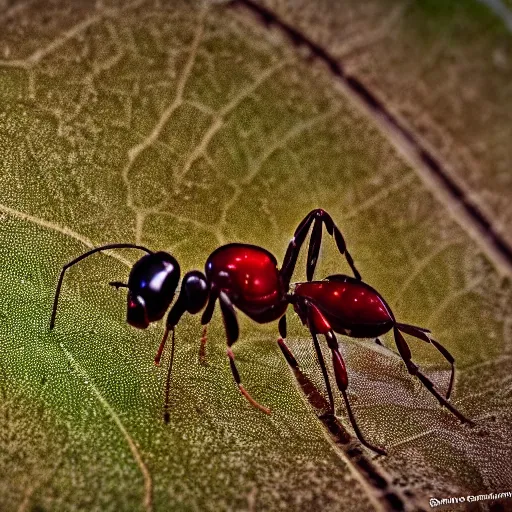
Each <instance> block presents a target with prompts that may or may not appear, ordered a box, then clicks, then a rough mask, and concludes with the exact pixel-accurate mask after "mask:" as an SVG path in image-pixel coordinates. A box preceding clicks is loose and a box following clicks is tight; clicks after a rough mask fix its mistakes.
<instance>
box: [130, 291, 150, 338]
mask: <svg viewBox="0 0 512 512" xmlns="http://www.w3.org/2000/svg"><path fill="white" fill-rule="evenodd" d="M126 321H127V322H128V323H129V324H130V325H131V326H132V327H137V329H145V328H146V327H147V326H148V325H149V320H148V315H147V311H146V304H145V302H144V299H143V298H142V297H141V296H140V295H136V296H133V294H132V293H128V309H127V312H126Z"/></svg>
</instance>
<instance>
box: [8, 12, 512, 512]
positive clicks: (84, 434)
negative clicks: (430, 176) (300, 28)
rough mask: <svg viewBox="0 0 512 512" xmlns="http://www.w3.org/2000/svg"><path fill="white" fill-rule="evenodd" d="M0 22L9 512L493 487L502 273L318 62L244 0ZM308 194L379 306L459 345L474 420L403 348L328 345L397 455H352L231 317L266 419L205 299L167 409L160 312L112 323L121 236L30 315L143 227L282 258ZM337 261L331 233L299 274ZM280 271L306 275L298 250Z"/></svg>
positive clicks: (420, 496)
mask: <svg viewBox="0 0 512 512" xmlns="http://www.w3.org/2000/svg"><path fill="white" fill-rule="evenodd" d="M75 4H76V5H75ZM38 10H45V11H46V12H47V17H46V18H45V16H43V15H41V14H40V13H39V11H38ZM0 23H1V24H2V34H4V37H3V41H2V43H1V47H0V55H3V60H2V61H0V96H1V101H0V149H1V154H2V159H1V161H0V197H1V200H0V240H1V243H0V261H1V262H2V263H1V265H0V272H1V279H0V297H2V301H1V307H0V318H1V320H2V321H1V322H0V351H1V352H0V353H1V354H2V357H1V358H0V375H1V381H0V383H1V384H0V391H1V401H0V410H1V416H0V417H1V418H2V427H1V429H0V435H1V438H0V446H1V450H0V467H2V468H5V470H4V471H3V472H2V475H1V477H0V497H1V503H2V506H3V508H4V509H5V510H34V511H35V510H39V511H42V510H182V509H183V510H190V509H198V510H228V509H229V510H232V509H236V510H246V509H247V510H253V509H261V510H274V509H280V508H281V509H284V508H286V509H287V510H299V509H300V510H303V509H307V508H310V509H313V510H340V509H348V510H353V509H357V510H390V509H391V508H392V507H393V504H395V505H398V503H400V502H401V503H402V505H403V507H404V508H405V509H406V510H413V509H417V508H418V507H420V506H422V507H423V508H426V506H427V501H426V500H427V499H428V497H429V496H436V497H440V498H442V497H446V496H451V495H458V494H468V493H476V492H477V491H478V492H480V491H482V492H485V491H499V490H501V489H504V490H506V489H505V488H506V487H507V486H510V483H511V475H510V468H509V467H508V466H509V465H508V463H507V461H508V460H509V457H510V448H509V447H508V444H509V443H508V440H509V434H510V430H509V427H508V425H510V412H509V411H510V391H509V389H508V388H507V386H508V380H507V379H508V376H509V375H510V368H511V364H510V361H511V354H510V344H511V343H510V336H511V335H510V311H511V304H512V301H511V296H512V293H511V287H510V279H509V277H508V276H505V277H504V275H503V267H502V266H500V265H499V263H498V262H497V261H496V260H495V259H493V253H492V252H486V251H485V250H484V249H482V244H477V243H475V241H474V239H473V238H471V237H470V236H469V234H468V232H469V229H468V227H467V225H464V224H461V223H459V222H458V220H459V219H458V218H457V217H452V216H450V215H449V212H450V211H451V210H450V208H449V206H450V205H448V204H447V203H446V202H443V200H442V199H440V196H439V194H435V193H432V191H431V189H429V188H427V187H426V186H425V185H424V182H423V181H422V179H421V178H420V177H419V176H420V174H419V170H418V169H417V167H416V166H415V165H413V164H411V162H409V161H408V160H407V159H406V158H405V157H404V156H403V155H402V154H401V153H400V152H399V151H397V149H396V147H395V146H394V145H393V143H392V142H393V141H391V142H390V140H389V139H388V137H389V134H388V133H387V132H385V131H384V132H383V131H382V130H381V129H380V128H379V125H378V123H377V124H376V123H375V122H374V120H373V119H371V118H370V117H368V115H367V113H365V111H364V108H362V106H361V105H360V104H359V103H357V102H354V101H353V99H349V96H348V95H347V92H346V91H345V90H343V89H340V88H339V86H338V85H339V84H338V82H337V81H336V79H335V78H333V76H332V74H331V73H330V72H329V70H328V69H326V67H325V66H324V65H323V64H322V63H321V62H319V61H318V60H317V59H313V60H309V61H308V60H307V59H305V58H304V55H303V54H302V53H301V51H298V49H297V48H296V47H295V46H293V45H291V44H290V42H289V40H288V39H286V37H284V36H283V34H282V33H280V32H279V31H278V30H274V29H271V28H269V27H266V26H264V25H262V24H261V22H260V20H258V19H257V18H255V17H254V16H253V15H251V13H250V12H249V11H248V10H246V9H244V8H240V6H238V7H237V6H226V5H217V4H212V5H210V6H205V5H201V4H195V3H194V4H190V3H172V5H169V6H155V5H149V4H145V3H143V2H141V3H138V2H136V3H132V4H125V5H121V6H116V5H113V4H112V5H108V6H107V5H106V4H105V5H103V4H98V5H96V6H93V5H92V4H91V5H89V4H86V3H82V2H80V3H79V4H77V3H73V4H72V5H70V6H69V5H68V6H67V7H66V8H65V9H64V8H63V6H62V5H61V4H59V3H58V2H55V3H54V4H51V5H48V4H47V3H42V2H41V3H38V2H32V3H30V2H29V3H27V4H20V5H14V6H12V7H9V8H7V10H6V12H5V13H4V14H3V18H2V19H1V20H0ZM274 28H275V27H274ZM318 206H322V207H323V208H325V209H326V210H327V211H329V212H330V213H331V215H332V216H333V217H334V219H335V220H336V222H337V223H338V225H339V227H340V228H341V229H342V231H343V234H344V236H345V238H346V240H347V243H348V246H349V248H350V251H351V253H352V254H353V255H354V257H355V259H356V263H357V265H358V268H359V270H360V271H361V273H362V275H363V277H364V279H365V280H366V281H367V282H368V283H370V284H372V286H375V287H377V288H378V289H379V291H381V292H382V293H383V295H384V296H385V297H386V299H387V300H388V301H389V303H390V304H391V306H392V307H393V309H394V312H395V314H396V316H397V318H398V319H399V320H401V321H404V322H410V323H417V324H419V325H426V326H428V327H429V328H431V329H432V330H433V332H434V334H435V336H436V339H439V340H440V341H441V342H442V343H443V344H444V345H445V346H446V347H447V348H448V349H449V350H450V352H452V353H453V354H454V356H455V358H456V360H457V369H458V374H457V380H456V385H455V390H454V395H453V403H454V404H455V405H456V406H457V407H458V408H460V409H461V410H462V411H463V412H464V413H465V414H467V415H468V416H469V417H471V418H473V419H474V420H475V421H476V422H477V426H476V427H475V428H473V429H469V428H467V427H465V426H461V425H460V424H459V423H458V422H457V420H456V419H455V418H453V417H452V416H451V415H450V414H449V413H447V412H446V411H444V410H442V409H441V408H440V407H439V405H438V404H437V402H436V401H435V399H434V398H433V397H432V396H431V395H430V394H429V393H427V392H426V391H425V390H424V388H422V387H421V386H420V385H419V383H418V382H417V381H415V380H414V379H413V378H412V377H411V376H409V374H408V373H407V372H406V370H405V368H404V365H403V363H402V362H401V360H400V359H399V358H398V356H397V355H396V353H393V352H391V351H389V350H386V349H385V348H382V347H379V346H377V345H376V344H374V343H373V342H371V341H368V342H366V341H355V340H346V339H343V340H341V339H340V341H341V344H342V351H343V354H344V357H345V358H346V361H347V365H348V370H349V382H350V384H349V396H350V400H351V401H352V402H353V406H354V411H355V415H356V417H357V420H358V423H359V425H360V428H361V430H362V431H363V432H364V434H365V436H366V437H367V438H368V439H369V440H371V441H372V442H373V443H375V444H378V445H382V446H385V447H386V448H387V449H388V451H389V455H388V456H387V457H386V458H379V459H378V460H377V461H374V460H372V459H373V457H374V456H373V454H371V453H370V452H364V453H363V454H362V455H361V449H359V448H356V449H355V448H354V446H357V445H356V443H355V442H354V441H353V440H352V443H353V444H348V445H343V443H342V442H341V441H339V439H338V440H337V439H336V437H333V436H330V435H328V434H327V432H326V427H325V425H324V424H323V423H321V422H320V421H318V419H317V417H316V415H315V412H317V411H315V410H314V409H313V408H312V407H311V405H310V404H309V402H308V401H307V399H306V398H305V397H304V395H303V393H302V392H301V390H300V389H299V387H298V385H297V383H296V381H295V378H294V375H293V373H292V372H290V371H289V369H288V368H287V365H286V362H285V361H284V358H283V357H282V355H281V354H280V352H279V350H278V348H277V345H276V343H275V340H276V336H277V329H276V326H275V325H267V326H259V325H255V324H253V323H252V322H250V321H249V320H248V319H247V318H245V317H243V315H239V317H240V320H241V333H242V335H241V340H240V341H239V342H238V343H237V344H236V345H235V347H234V351H235V353H236V357H237V362H238V366H239V369H240V372H241V375H242V379H243V382H244V385H245V386H246V388H247V389H249V390H250V392H251V393H252V394H253V395H254V396H255V398H256V399H257V400H259V401H260V402H262V403H263V404H265V405H268V406H269V407H270V408H271V409H272V415H271V416H269V417H268V416H266V415H263V414H261V413H260V412H258V411H256V410H253V409H252V408H251V407H250V406H249V405H248V404H247V403H246V402H245V401H244V400H243V398H242V397H241V396H240V395H239V393H238V392H237V390H236V387H235V386H234V384H233V381H232V376H231V373H230V370H229V365H228V362H227V358H226V356H225V345H224V339H225V338H224V333H223V330H222V323H221V321H220V320H219V318H218V312H217V313H216V314H215V315H214V321H213V323H212V326H211V329H210V330H209V333H208V337H209V341H208V345H207V352H208V354H207V355H208V362H209V365H208V366H206V367H205V366H202V365H200V364H198V350H199V339H200V334H201V328H200V325H199V319H198V318H196V317H185V318H184V319H183V321H182V322H181V323H180V325H179V328H178V330H177V350H176V358H175V366H174V375H173V381H172V388H171V400H172V406H173V407H172V410H171V421H170V424H169V425H165V424H164V423H163V421H162V403H163V394H164V382H165V376H166V362H167V360H168V355H166V356H165V358H164V361H163V364H162V367H161V368H155V367H154V365H153V364H152V360H153V356H154V353H155V351H156V348H157V346H158V343H159V341H160V337H161V334H162V327H161V326H154V327H151V328H149V329H148V330H146V331H136V330H135V329H132V328H130V327H129V326H127V325H126V323H125V321H124V315H125V311H124V309H125V300H126V299H125V296H124V294H123V291H122V290H120V291H116V290H114V289H112V288H111V287H109V286H108V284H107V283H108V282H109V281H112V280H123V279H126V276H127V274H128V272H129V268H130V265H131V264H132V263H133V262H134V261H136V259H137V258H138V257H139V256H140V255H139V254H137V253H134V251H124V252H123V251H115V252H111V253H109V254H108V255H106V254H105V255H103V254H101V255H96V256H94V257H91V258H88V259H87V260H85V261H83V262H81V263H80V264H79V265H77V266H76V267H73V269H71V270H70V271H69V272H68V273H67V275H66V279H65V281H64V288H63V293H62V296H61V303H60V308H59V313H58V317H57V323H56V327H55V329H54V330H53V331H51V332H50V331H49V329H48V323H49V318H50V313H51V303H52V300H53V294H54V292H55V286H56V280H57V277H58V274H59V271H60V269H61V267H62V265H64V264H65V263H66V262H68V261H70V260H71V259H73V258H74V257H76V256H77V255H78V254H81V253H82V252H84V251H85V250H87V249H88V248H90V247H93V246H98V245H101V244H104V243H111V242H112V243H113V242H132V243H138V244H144V245H146V246H149V247H151V248H154V249H158V250H166V251H170V252H172V254H173V255H174V256H175V257H176V258H177V259H178V261H179V262H180V264H181V266H182V268H183V269H192V268H200V269H201V268H203V266H204V262H205V261H206V258H207V256H208V255H209V254H210V252H211V251H212V250H214V249H215V248H216V247H217V246H219V245H220V244H222V243H226V242H229V241H244V242H249V243H255V244H258V245H262V246H264V247H266V248H268V249H269V250H271V251H272V252H274V253H275V254H276V256H277V257H278V259H279V261H282V258H283V256H284V252H285V250H286V246H287V243H288V241H289V239H290V237H291V235H292V233H293V231H294V229H295V227H296V226H297V224H298V223H299V222H300V220H301V219H302V218H303V217H304V215H305V214H306V213H307V212H308V211H309V210H310V209H312V208H315V207H318ZM484 245H485V244H484ZM342 265H344V263H342V258H341V257H340V256H339V254H338V253H337V251H336V249H335V246H334V244H333V243H332V240H330V239H329V237H325V241H324V245H323V247H322V251H321V254H320V265H319V268H318V269H317V273H316V275H317V276H318V277H322V276H326V275H329V274H332V273H335V272H340V271H343V272H347V269H346V268H345V267H342ZM298 268H299V272H298V273H297V279H303V278H304V275H305V272H304V269H305V261H304V258H302V259H301V260H300V261H299V265H298ZM340 269H341V270H340ZM290 320H291V321H290V329H289V330H290V333H289V343H290V346H291V347H292V349H293V350H294V352H295V353H296V355H297V357H298V359H299V361H300V362H301V365H302V367H303V369H304V373H305V375H306V376H308V377H309V378H310V379H311V380H312V381H313V382H314V383H315V384H316V386H317V387H318V389H319V390H320V391H322V389H323V387H322V383H321V377H320V372H319V369H318V367H317V366H316V364H315V362H314V361H315V360H314V353H313V351H312V346H311V341H310V340H309V337H308V336H307V333H306V332H305V330H304V328H303V326H301V325H300V323H299V322H298V319H297V318H294V319H292V317H290ZM340 338H341V336H340ZM386 343H387V345H388V346H389V347H392V340H391V339H389V340H388V339H386ZM411 349H412V352H413V356H414V358H415V360H416V361H417V362H419V363H421V366H422V368H424V371H425V372H426V373H427V374H428V375H429V376H430V377H431V378H432V379H433V380H434V381H435V382H436V384H437V385H438V386H439V388H440V389H444V388H443V386H444V385H445V384H446V383H447V379H448V377H449V368H448V365H447V364H446V362H445V361H444V360H442V359H441V358H440V356H439V355H438V354H437V353H436V352H435V350H433V347H431V346H429V345H427V344H424V343H423V342H419V341H418V342H415V341H411ZM337 406H338V413H339V415H340V418H341V419H340V421H341V423H342V424H343V425H346V426H347V430H348V431H349V432H351V429H350V427H348V421H347V419H346V415H345V411H344V409H343V406H342V403H341V401H340V400H338V403H337Z"/></svg>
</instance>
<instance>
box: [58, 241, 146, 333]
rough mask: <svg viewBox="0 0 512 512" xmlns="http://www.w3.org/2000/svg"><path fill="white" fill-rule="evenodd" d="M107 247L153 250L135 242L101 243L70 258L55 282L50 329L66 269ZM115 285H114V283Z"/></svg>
mask: <svg viewBox="0 0 512 512" xmlns="http://www.w3.org/2000/svg"><path fill="white" fill-rule="evenodd" d="M108 249H139V250H141V251H145V252H147V253H148V254H153V251H150V250H149V249H148V248H147V247H143V246H142V245H135V244H108V245H102V246H101V247H95V248H94V249H91V250H90V251H87V252H84V253H83V254H81V255H80V256H78V258H75V259H74V260H71V261H70V262H69V263H66V264H65V265H64V266H63V267H62V270H61V271H60V276H59V282H58V283H57V290H56V292H55V298H54V299H53V309H52V317H51V319H50V329H53V327H54V326H55V317H56V316H57V306H58V303H59V296H60V289H61V288H62V281H63V279H64V274H65V272H66V270H67V269H68V268H69V267H72V266H73V265H75V264H76V263H78V262H79V261H82V260H83V259H85V258H88V257H89V256H91V255H92V254H95V253H97V252H100V251H106V250H108ZM114 286H115V285H114Z"/></svg>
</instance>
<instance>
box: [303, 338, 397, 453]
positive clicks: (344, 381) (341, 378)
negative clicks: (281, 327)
mask: <svg viewBox="0 0 512 512" xmlns="http://www.w3.org/2000/svg"><path fill="white" fill-rule="evenodd" d="M311 334H312V335H313V340H315V345H318V340H317V339H316V335H315V334H314V333H311ZM325 339H326V340H327V345H328V346H329V348H330V349H331V353H332V365H333V368H334V376H335V378H336V384H337V386H338V389H339V390H340V392H341V394H342V396H343V400H344V401H345V407H346V408H347V413H348V418H349V420H350V423H351V425H352V428H353V429H354V432H355V434H356V436H357V438H358V439H359V441H360V442H361V444H363V445H364V446H366V447H367V448H369V449H370V450H372V451H374V452H376V453H378V454H380V455H387V452H386V450H384V449H383V448H380V447H379V446H374V445H373V444H371V443H369V442H368V441H367V440H366V439H365V438H364V437H363V434H362V432H361V430H359V427H358V426H357V422H356V418H355V416H354V413H353V412H352V407H351V406H350V402H349V400H348V396H347V387H348V375H347V368H346V366H345V362H344V361H343V357H342V356H341V353H340V351H339V346H338V340H337V339H336V335H335V334H334V331H333V330H330V331H329V332H327V333H325ZM320 357H322V353H321V352H320Z"/></svg>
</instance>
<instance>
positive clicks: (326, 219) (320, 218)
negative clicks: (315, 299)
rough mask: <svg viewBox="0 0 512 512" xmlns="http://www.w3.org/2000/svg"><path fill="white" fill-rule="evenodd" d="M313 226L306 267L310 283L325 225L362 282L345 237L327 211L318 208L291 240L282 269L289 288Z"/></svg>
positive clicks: (305, 220)
mask: <svg viewBox="0 0 512 512" xmlns="http://www.w3.org/2000/svg"><path fill="white" fill-rule="evenodd" d="M312 224H313V231H312V232H311V239H310V241H309V249H308V260H307V267H306V275H307V279H308V281H312V280H313V275H314V272H315V268H316V264H317V261H318V255H319V253H320V246H321V245H322V224H324V225H325V228H326V229H327V233H329V235H331V236H332V237H334V240H335V242H336V246H337V247H338V250H339V252H340V254H343V255H345V259H346V260H347V263H348V264H349V266H350V268H351V269H352V272H353V273H354V277H355V278H356V279H357V280H361V274H360V273H359V272H358V270H357V269H356V267H355V264H354V260H353V258H352V256H351V255H350V253H349V252H348V250H347V245H346V243H345V239H344V238H343V235H342V234H341V231H340V230H339V229H338V227H337V226H336V224H335V223H334V221H333V220H332V218H331V216H330V215H329V214H328V213H327V212H326V211H325V210H322V209H320V208H318V209H316V210H313V211H311V212H309V213H308V214H307V215H306V217H305V218H304V219H303V220H302V222H301V223H300V224H299V226H298V227H297V229H296V230H295V233H294V235H293V238H292V239H291V240H290V243H289V245H288V249H287V251H286V255H285V257H284V261H283V266H282V269H281V274H282V276H283V281H284V283H285V285H286V286H288V285H289V284H290V281H291V278H292V275H293V272H294V270H295V265H296V264H297V258H298V256H299V252H300V249H301V247H302V244H303V243H304V241H305V239H306V236H307V234H308V231H309V229H310V227H311V225H312Z"/></svg>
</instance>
